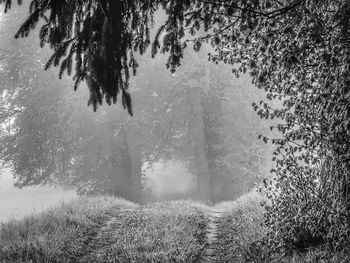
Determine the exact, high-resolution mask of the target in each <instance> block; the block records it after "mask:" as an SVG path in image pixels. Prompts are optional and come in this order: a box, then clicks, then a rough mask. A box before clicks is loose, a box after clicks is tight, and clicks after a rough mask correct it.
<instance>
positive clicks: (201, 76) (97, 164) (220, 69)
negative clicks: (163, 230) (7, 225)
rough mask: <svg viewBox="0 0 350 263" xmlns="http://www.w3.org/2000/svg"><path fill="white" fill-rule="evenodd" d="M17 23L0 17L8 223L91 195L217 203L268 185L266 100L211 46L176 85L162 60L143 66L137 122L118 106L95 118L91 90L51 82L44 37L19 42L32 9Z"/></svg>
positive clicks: (2, 214) (190, 59) (21, 11)
mask: <svg viewBox="0 0 350 263" xmlns="http://www.w3.org/2000/svg"><path fill="white" fill-rule="evenodd" d="M11 14H12V15H11V16H7V15H5V14H3V13H0V38H1V39H0V94H1V105H2V106H1V107H2V112H3V113H2V114H1V116H0V121H1V133H0V137H1V138H0V139H1V151H0V158H1V161H2V163H3V168H2V172H1V175H0V200H1V201H0V202H1V205H0V221H5V220H7V219H8V218H9V217H13V216H17V217H20V216H23V215H24V214H28V213H30V212H32V211H40V210H42V209H44V208H47V207H48V206H52V205H53V204H55V203H58V202H60V201H63V200H69V199H71V198H73V197H75V196H77V195H84V194H87V195H99V194H103V195H115V196H120V197H124V198H126V199H130V200H132V201H135V202H139V203H146V202H153V201H157V200H170V199H188V198H191V199H196V200H201V201H204V202H207V203H218V202H220V201H225V200H235V199H236V198H238V197H239V196H241V195H243V194H244V193H247V192H249V191H250V190H251V189H252V188H254V187H255V185H256V184H258V183H260V182H261V180H262V179H263V178H264V177H265V176H266V175H267V174H268V171H269V170H270V168H271V167H272V162H271V160H270V157H269V156H271V153H272V146H271V145H269V144H265V143H264V142H262V141H260V140H258V136H259V134H264V135H268V134H269V132H270V131H269V129H268V127H269V126H270V123H269V122H267V121H266V120H261V119H260V118H259V117H258V116H257V114H256V112H254V110H253V108H252V106H251V105H252V102H257V103H259V102H260V101H261V100H263V99H265V95H264V93H265V92H264V91H260V90H258V89H257V88H255V87H254V86H253V85H252V84H251V79H250V77H249V76H247V75H244V74H242V75H241V76H240V78H236V77H235V76H234V75H233V74H232V72H231V66H230V65H226V64H218V65H216V64H214V63H212V62H209V61H208V59H207V53H208V52H210V51H211V48H210V47H209V45H208V46H204V47H203V48H202V49H201V51H200V52H195V51H193V50H190V49H187V51H186V53H185V57H184V60H183V62H182V66H181V67H180V68H179V69H178V70H177V71H176V73H174V74H172V73H171V72H170V71H169V70H167V69H166V67H165V64H166V63H167V61H166V58H165V56H157V57H156V58H154V59H152V58H151V56H150V54H149V53H147V54H146V55H144V56H142V57H138V58H137V61H138V63H139V68H138V72H137V75H136V76H135V77H132V78H131V80H130V93H131V96H132V99H133V106H134V116H133V117H130V116H128V114H127V113H126V111H124V110H123V109H122V107H121V106H120V105H112V106H108V105H103V106H102V107H100V108H99V109H98V110H97V112H96V113H94V112H93V111H92V109H91V108H88V107H87V101H88V95H89V94H88V88H87V87H86V86H84V85H83V86H82V87H80V88H79V89H78V90H77V91H73V82H72V80H71V79H70V78H69V77H66V76H63V77H62V79H58V77H57V75H58V73H59V72H58V70H48V71H44V66H45V63H46V61H47V60H48V59H49V55H50V50H49V48H48V47H45V48H39V40H38V36H37V33H38V32H37V30H36V33H35V34H31V35H30V36H29V37H28V38H25V39H21V40H16V39H14V38H13V36H14V34H15V32H16V30H17V29H18V28H19V26H20V25H21V23H22V22H23V21H24V19H25V17H26V14H27V8H23V7H22V8H17V7H15V8H14V10H12V12H11ZM161 19H162V15H161V14H160V15H159V17H158V20H159V21H161ZM159 21H158V22H157V21H156V24H157V23H159ZM155 28H157V26H155Z"/></svg>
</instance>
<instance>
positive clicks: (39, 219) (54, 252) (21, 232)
mask: <svg viewBox="0 0 350 263" xmlns="http://www.w3.org/2000/svg"><path fill="white" fill-rule="evenodd" d="M117 207H121V208H123V207H135V204H133V203H131V202H128V201H126V200H123V199H116V198H108V197H95V198H86V197H83V198H78V199H76V200H73V201H71V202H69V203H62V204H61V205H60V206H59V207H56V208H51V209H49V210H47V211H45V212H42V213H40V214H37V215H31V216H27V217H25V218H24V219H22V220H10V221H9V222H7V223H2V224H1V226H0V262H74V261H75V260H76V259H77V258H79V257H80V256H81V254H82V253H84V247H85V246H86V245H87V244H88V243H89V242H90V241H91V239H92V238H93V237H94V236H95V235H96V234H97V231H98V229H99V226H100V225H101V224H102V223H103V222H104V220H105V219H106V211H108V210H110V209H112V208H117Z"/></svg>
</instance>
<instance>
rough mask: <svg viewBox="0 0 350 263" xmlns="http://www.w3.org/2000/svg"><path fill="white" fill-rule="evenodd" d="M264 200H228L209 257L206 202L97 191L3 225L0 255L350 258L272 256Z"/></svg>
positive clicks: (298, 262) (17, 258)
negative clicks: (141, 202) (149, 200)
mask: <svg viewBox="0 0 350 263" xmlns="http://www.w3.org/2000/svg"><path fill="white" fill-rule="evenodd" d="M261 201H262V197H261V196H259V195H258V194H257V193H256V192H251V193H249V194H247V195H245V196H243V197H241V198H240V199H238V200H236V201H235V202H230V203H223V204H222V207H224V209H223V211H224V212H223V213H222V215H221V216H220V218H219V221H218V223H217V226H216V229H217V232H216V240H215V241H216V242H217V245H216V246H215V247H216V251H214V255H215V256H214V258H210V260H209V261H208V260H207V259H206V258H205V256H204V255H205V250H206V248H207V247H208V236H207V231H208V228H209V224H210V219H209V218H210V216H209V213H210V209H208V207H207V206H204V205H200V204H198V203H194V202H190V201H169V202H159V203H153V204H149V205H146V206H138V205H136V204H134V203H131V202H128V201H126V200H123V199H117V198H107V197H95V198H78V199H76V200H74V201H71V202H69V203H62V205H61V206H59V207H55V208H52V209H49V210H47V211H45V212H42V213H40V214H37V215H32V216H28V217H26V218H24V219H22V220H11V221H9V222H7V223H4V224H2V225H1V227H0V262H6V263H8V262H106V263H109V262H142V263H143V262H145V263H147V262H186V263H187V262H223V263H224V262H237V263H239V262H257V263H258V262H266V263H267V262H269V263H270V262H271V263H277V262H282V263H283V262H285V263H287V262H295V263H303V262H308V263H313V262H315V263H316V262H317V263H318V262H324V263H326V262H327V263H328V262H330V263H332V262H333V263H336V262H337V263H338V262H339V263H345V262H350V256H349V255H347V254H346V253H337V254H335V253H331V252H329V251H327V250H324V249H321V248H319V249H313V250H310V251H308V252H307V253H304V254H300V253H295V254H294V255H291V256H284V255H269V253H268V252H267V251H268V250H267V249H266V247H264V245H263V244H262V243H261V242H260V241H261V240H262V238H263V237H264V235H265V234H266V229H265V228H264V226H263V225H262V224H261V223H262V220H263V212H264V210H263V208H262V207H261V206H260V202H261ZM218 208H220V205H219V206H218Z"/></svg>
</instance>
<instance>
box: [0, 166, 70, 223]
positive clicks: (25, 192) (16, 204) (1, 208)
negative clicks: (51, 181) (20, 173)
mask: <svg viewBox="0 0 350 263" xmlns="http://www.w3.org/2000/svg"><path fill="white" fill-rule="evenodd" d="M14 183H15V180H14V179H13V177H12V174H11V172H10V170H9V169H3V170H1V174H0V204H1V205H0V222H5V221H7V220H9V219H12V218H21V217H23V216H24V215H29V214H32V213H37V212H40V211H42V210H44V209H46V208H49V207H52V206H54V205H57V204H59V203H60V202H62V201H69V200H70V199H72V198H74V197H76V193H75V191H74V190H65V189H63V188H62V187H59V186H51V187H50V186H35V187H28V188H25V189H18V188H16V187H14Z"/></svg>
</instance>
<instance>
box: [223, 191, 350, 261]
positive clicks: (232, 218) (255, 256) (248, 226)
mask: <svg viewBox="0 0 350 263" xmlns="http://www.w3.org/2000/svg"><path fill="white" fill-rule="evenodd" d="M261 201H263V197H262V196H261V195H260V194H259V193H257V192H255V191H253V192H250V193H248V194H247V195H244V196H242V197H241V198H239V199H238V200H237V201H235V202H234V204H233V205H231V208H230V209H229V210H227V212H226V213H224V215H223V217H222V220H221V223H220V225H219V226H218V246H217V252H216V255H217V258H216V262H237V263H240V262H241V263H243V262H244V263H246V262H256V263H260V262H261V263H347V262H350V255H349V253H346V252H344V253H340V252H339V253H335V252H331V251H328V250H326V249H322V248H314V249H311V250H309V251H307V253H297V252H295V253H294V254H293V255H290V256H286V255H280V254H274V255H271V254H269V252H268V249H267V248H266V247H265V246H264V245H263V244H262V243H261V240H262V239H263V237H264V236H265V234H266V228H265V227H264V226H263V224H261V223H262V220H263V213H264V209H263V208H262V207H261V206H260V202H261Z"/></svg>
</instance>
